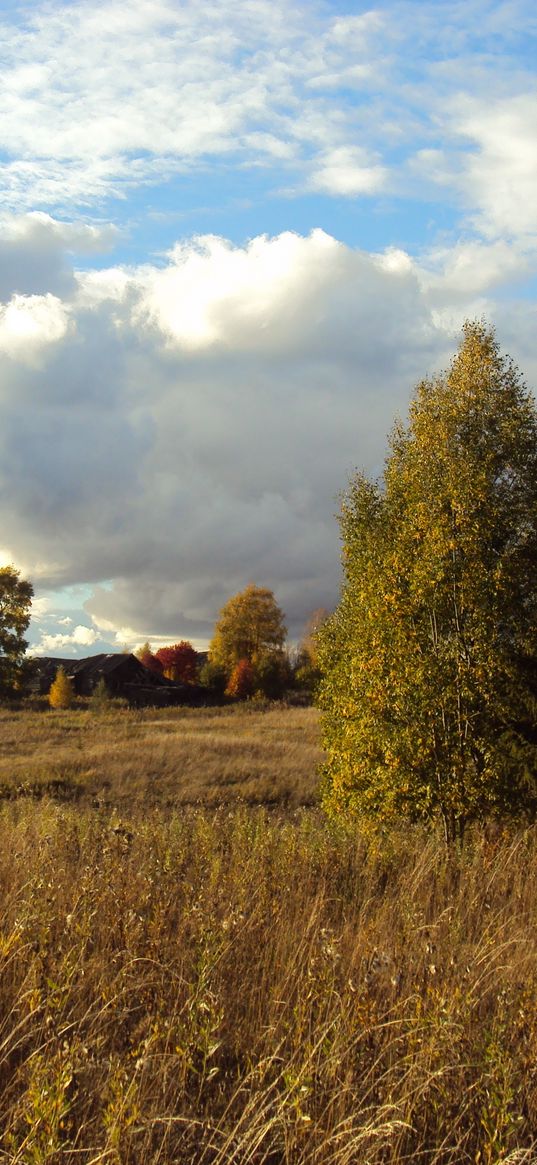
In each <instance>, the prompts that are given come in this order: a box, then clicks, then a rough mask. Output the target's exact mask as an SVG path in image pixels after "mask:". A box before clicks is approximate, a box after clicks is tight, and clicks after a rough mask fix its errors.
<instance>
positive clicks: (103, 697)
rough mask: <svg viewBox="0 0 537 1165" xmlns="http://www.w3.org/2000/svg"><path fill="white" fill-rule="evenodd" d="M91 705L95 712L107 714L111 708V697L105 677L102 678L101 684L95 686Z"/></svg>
mask: <svg viewBox="0 0 537 1165" xmlns="http://www.w3.org/2000/svg"><path fill="white" fill-rule="evenodd" d="M90 703H91V709H92V711H93V712H106V711H107V710H108V709H109V708H110V705H111V697H110V692H109V691H108V688H107V686H106V680H105V678H104V676H101V678H100V680H99V682H98V683H97V684H96V685H95V687H94V689H93V692H92V694H91V700H90Z"/></svg>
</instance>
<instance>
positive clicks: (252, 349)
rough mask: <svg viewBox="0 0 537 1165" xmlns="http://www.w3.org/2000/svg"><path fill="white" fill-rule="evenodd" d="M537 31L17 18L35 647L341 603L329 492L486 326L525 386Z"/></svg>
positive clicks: (11, 555)
mask: <svg viewBox="0 0 537 1165" xmlns="http://www.w3.org/2000/svg"><path fill="white" fill-rule="evenodd" d="M536 36H537V16H536V14H535V9H534V5H533V4H531V3H529V2H528V0H520V2H517V0H513V2H507V3H498V2H484V0H474V2H467V3H459V2H453V3H450V2H441V3H382V4H378V5H372V6H371V7H368V6H367V5H364V4H349V3H347V4H340V3H334V2H331V3H323V4H321V3H319V4H312V3H308V4H292V3H287V2H283V0H271V2H270V3H269V2H268V0H242V2H241V0H239V2H238V3H236V4H234V5H233V6H230V5H229V4H228V3H224V2H223V0H212V2H211V3H207V4H205V3H203V4H202V3H193V2H191V3H188V2H186V3H179V2H177V0H151V2H149V0H139V2H137V3H134V4H129V5H126V4H125V3H119V2H116V3H96V2H95V0H93V2H89V0H84V2H82V3H68V4H66V3H60V2H49V3H43V4H41V3H33V4H32V5H29V4H27V5H25V4H6V3H4V4H3V6H2V9H1V13H0V53H1V56H2V69H1V71H0V111H1V116H0V225H1V231H0V360H1V362H2V393H1V394H0V411H1V417H0V420H1V424H0V486H1V489H0V507H1V510H2V513H1V524H0V549H1V552H2V558H3V560H4V561H9V562H11V561H13V562H15V564H16V565H18V566H19V567H20V568H21V569H22V570H23V572H24V573H25V574H26V575H27V576H28V577H30V578H31V579H33V581H34V584H35V588H36V596H37V599H36V603H35V607H34V619H33V621H32V628H31V644H32V650H36V651H38V652H46V653H50V654H58V655H77V654H83V653H88V652H90V651H97V650H100V649H102V650H104V649H109V650H118V649H120V648H123V647H132V646H135V645H136V644H138V643H140V642H142V641H144V640H145V639H147V638H149V639H150V640H151V641H153V642H154V643H155V644H157V643H161V642H170V641H175V640H177V639H179V638H182V637H187V638H192V639H193V641H194V642H195V643H196V644H197V645H199V646H203V645H204V644H205V643H206V641H207V638H208V637H209V636H210V634H211V629H212V626H213V623H214V618H215V616H216V614H217V612H218V609H219V607H220V606H221V605H222V604H223V602H224V601H225V600H226V598H227V597H228V596H229V595H230V594H231V593H234V592H235V591H236V590H238V589H240V588H242V587H243V586H244V585H245V584H246V583H247V582H249V581H255V582H257V583H259V584H263V585H269V586H272V587H273V588H274V590H275V593H276V596H277V598H278V599H279V601H280V603H281V605H282V607H283V608H284V610H285V611H286V614H287V618H288V623H289V627H290V630H291V633H292V634H293V635H296V634H298V633H299V631H300V626H301V624H302V623H303V622H304V620H305V619H306V618H307V615H308V613H309V612H310V611H311V610H312V609H313V608H315V607H317V606H320V605H326V606H330V605H331V604H332V603H333V602H334V601H335V599H336V597H337V589H338V576H339V565H338V560H339V548H338V530H337V523H336V522H335V519H334V513H335V511H336V509H337V504H338V503H337V495H338V492H339V491H340V490H342V489H343V488H344V487H345V484H346V482H347V481H348V479H349V475H350V474H352V472H353V471H354V469H355V468H356V467H357V466H360V467H362V466H363V467H365V468H366V469H367V470H368V471H370V472H378V471H379V469H380V468H381V466H382V460H383V456H384V450H385V438H386V433H387V432H388V430H389V429H390V427H391V424H392V421H393V418H394V416H395V415H396V414H402V415H404V412H405V409H406V406H407V402H408V397H409V393H410V392H411V390H412V387H413V385H414V384H415V383H416V381H417V380H418V379H419V378H420V377H421V376H423V375H424V374H426V373H427V372H430V371H434V370H435V369H437V368H440V367H444V366H445V365H446V363H447V362H448V361H449V359H450V356H451V354H452V353H453V351H454V348H455V347H456V344H457V342H458V337H459V334H460V327H461V323H462V322H463V320H464V319H465V318H466V317H468V316H475V315H479V316H482V315H484V316H485V317H486V318H488V319H489V320H490V321H491V322H493V323H495V324H496V326H497V330H498V337H499V340H500V343H501V344H502V346H503V347H504V348H506V349H507V350H508V351H509V352H510V353H511V354H512V355H513V356H514V357H515V358H516V359H517V361H518V362H519V364H520V366H521V368H522V370H523V372H524V373H525V375H526V378H527V380H528V382H529V383H530V384H533V385H535V383H536V372H537V356H536V351H535V334H536V329H535V322H536V287H537V284H536V274H537V272H536V251H537V198H536V187H537V144H536V126H537V109H536V106H537V100H536V98H537V82H536V75H535V73H536V70H535V62H536V60H537V54H536Z"/></svg>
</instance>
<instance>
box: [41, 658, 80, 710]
mask: <svg viewBox="0 0 537 1165" xmlns="http://www.w3.org/2000/svg"><path fill="white" fill-rule="evenodd" d="M74 698H75V694H74V691H73V685H72V682H71V680H70V678H69V676H68V675H66V673H65V670H64V668H63V667H59V668H58V671H57V672H56V679H55V680H54V683H53V684H52V685H51V688H50V691H49V694H48V702H49V704H50V706H51V708H70V707H71V704H72V703H73V700H74Z"/></svg>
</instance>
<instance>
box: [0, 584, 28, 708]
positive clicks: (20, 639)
mask: <svg viewBox="0 0 537 1165" xmlns="http://www.w3.org/2000/svg"><path fill="white" fill-rule="evenodd" d="M33 593H34V592H33V587H32V584H31V583H29V582H27V581H26V580H25V579H22V578H21V576H20V573H19V571H18V570H16V569H15V567H14V566H3V567H1V568H0V695H3V696H5V695H10V694H12V693H13V692H14V691H16V690H17V688H18V685H19V682H20V680H21V677H22V675H23V671H24V662H23V661H24V653H25V651H26V647H27V642H26V639H25V638H24V634H25V632H26V630H27V628H28V624H29V622H30V611H31V606H32V598H33Z"/></svg>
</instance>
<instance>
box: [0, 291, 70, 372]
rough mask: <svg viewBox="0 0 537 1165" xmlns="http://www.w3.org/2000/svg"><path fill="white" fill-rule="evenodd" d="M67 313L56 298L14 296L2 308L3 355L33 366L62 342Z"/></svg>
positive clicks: (0, 349) (0, 346) (0, 336)
mask: <svg viewBox="0 0 537 1165" xmlns="http://www.w3.org/2000/svg"><path fill="white" fill-rule="evenodd" d="M67 328H68V312H67V311H66V309H65V307H64V305H63V304H62V303H61V301H60V300H59V299H58V298H57V297H56V296H55V295H51V294H50V293H48V294H47V295H26V296H25V295H14V296H13V297H12V299H11V300H10V301H9V303H7V304H5V305H3V304H2V305H0V352H4V353H5V354H6V356H10V357H11V359H17V360H21V361H22V362H24V363H28V364H34V363H35V362H36V360H37V359H38V358H39V356H40V355H42V349H43V348H46V347H47V346H48V345H50V344H56V343H58V341H59V340H61V339H63V337H64V336H65V333H66V331H67Z"/></svg>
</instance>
